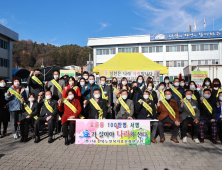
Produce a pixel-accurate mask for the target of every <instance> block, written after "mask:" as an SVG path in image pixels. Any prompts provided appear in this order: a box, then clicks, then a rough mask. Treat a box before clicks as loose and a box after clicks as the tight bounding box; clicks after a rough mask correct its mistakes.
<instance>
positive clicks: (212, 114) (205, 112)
mask: <svg viewBox="0 0 222 170" xmlns="http://www.w3.org/2000/svg"><path fill="white" fill-rule="evenodd" d="M200 101H201V104H200V143H204V124H210V125H211V132H212V139H211V142H212V143H213V144H217V141H216V135H217V124H216V118H217V110H216V103H215V101H214V99H213V98H212V97H211V91H210V89H204V97H203V98H201V99H200Z"/></svg>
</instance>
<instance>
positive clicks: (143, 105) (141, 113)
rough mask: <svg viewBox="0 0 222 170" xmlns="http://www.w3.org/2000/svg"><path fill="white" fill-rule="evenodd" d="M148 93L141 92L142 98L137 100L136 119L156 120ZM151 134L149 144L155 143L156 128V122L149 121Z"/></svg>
mask: <svg viewBox="0 0 222 170" xmlns="http://www.w3.org/2000/svg"><path fill="white" fill-rule="evenodd" d="M149 96H150V92H149V91H148V90H145V91H144V92H143V98H142V99H140V100H138V102H137V103H136V111H137V112H138V117H137V119H147V120H157V113H156V107H155V103H154V101H152V100H150V99H149ZM150 124H151V125H152V132H151V142H153V143H157V141H156V140H155V138H156V130H157V128H158V122H157V121H151V122H150Z"/></svg>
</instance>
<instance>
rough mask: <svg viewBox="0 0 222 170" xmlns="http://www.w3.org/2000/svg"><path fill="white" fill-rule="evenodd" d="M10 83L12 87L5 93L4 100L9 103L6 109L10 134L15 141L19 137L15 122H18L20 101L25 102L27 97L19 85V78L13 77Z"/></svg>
mask: <svg viewBox="0 0 222 170" xmlns="http://www.w3.org/2000/svg"><path fill="white" fill-rule="evenodd" d="M12 83H13V85H12V86H11V87H10V88H9V89H8V91H7V93H6V94H5V100H7V101H8V102H9V104H8V108H9V112H10V118H11V127H12V134H13V136H14V138H15V139H16V138H18V137H19V136H20V135H19V134H18V131H17V127H18V125H17V122H18V121H19V120H20V117H21V112H22V111H21V99H22V98H24V100H27V95H26V91H25V88H24V87H23V86H22V85H21V79H20V78H19V77H13V79H12Z"/></svg>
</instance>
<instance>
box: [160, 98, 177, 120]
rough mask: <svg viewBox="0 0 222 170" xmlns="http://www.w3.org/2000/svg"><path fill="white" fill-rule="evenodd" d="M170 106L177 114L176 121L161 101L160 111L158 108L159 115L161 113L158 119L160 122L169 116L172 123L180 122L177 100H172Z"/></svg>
mask: <svg viewBox="0 0 222 170" xmlns="http://www.w3.org/2000/svg"><path fill="white" fill-rule="evenodd" d="M170 106H171V107H172V108H173V110H174V112H175V113H176V119H174V117H173V116H172V115H171V113H170V112H169V111H168V110H167V108H166V107H165V106H164V104H163V103H162V101H160V107H159V109H158V108H157V113H160V115H159V117H158V119H159V120H163V119H165V118H166V117H167V116H169V117H170V119H171V120H172V121H174V122H175V121H176V120H177V121H179V109H178V106H177V102H176V100H173V99H170Z"/></svg>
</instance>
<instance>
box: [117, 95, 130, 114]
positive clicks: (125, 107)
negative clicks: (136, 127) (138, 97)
mask: <svg viewBox="0 0 222 170" xmlns="http://www.w3.org/2000/svg"><path fill="white" fill-rule="evenodd" d="M118 100H119V102H120V104H121V105H122V106H123V107H124V109H126V111H127V112H128V113H130V108H129V107H128V106H127V104H126V103H125V102H124V100H123V98H122V97H121V96H120V97H119V98H118Z"/></svg>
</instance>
